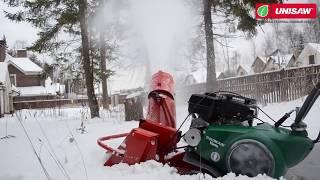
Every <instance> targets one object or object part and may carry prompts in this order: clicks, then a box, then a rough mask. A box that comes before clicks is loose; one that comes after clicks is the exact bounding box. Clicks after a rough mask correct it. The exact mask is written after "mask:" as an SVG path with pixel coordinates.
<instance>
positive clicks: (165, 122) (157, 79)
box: [98, 71, 193, 171]
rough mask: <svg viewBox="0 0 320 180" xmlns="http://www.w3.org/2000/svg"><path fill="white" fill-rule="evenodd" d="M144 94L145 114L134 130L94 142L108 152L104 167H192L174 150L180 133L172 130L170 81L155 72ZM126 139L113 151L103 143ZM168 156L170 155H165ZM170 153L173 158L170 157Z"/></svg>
mask: <svg viewBox="0 0 320 180" xmlns="http://www.w3.org/2000/svg"><path fill="white" fill-rule="evenodd" d="M150 89H151V90H150V93H149V95H148V100H149V104H148V112H147V116H146V118H145V119H141V120H140V123H139V127H138V128H134V129H133V130H131V132H130V133H125V134H117V135H111V136H105V137H101V138H100V139H98V144H99V146H101V147H102V148H103V149H105V150H106V151H107V153H108V158H107V160H106V162H105V164H104V165H105V166H112V165H114V164H118V163H127V164H129V165H132V164H135V163H139V162H143V161H146V160H151V159H153V160H156V161H159V162H162V163H169V164H171V165H173V166H175V167H177V168H178V170H179V171H186V170H188V169H192V168H193V167H192V166H191V165H189V164H187V163H184V162H183V161H182V158H183V153H184V152H178V151H176V144H177V143H178V141H179V139H180V132H179V131H177V129H176V109H175V102H174V81H173V78H172V76H171V75H170V74H168V73H165V72H163V71H159V72H157V73H156V74H154V75H153V76H152V82H151V88H150ZM121 137H126V138H125V140H124V141H123V142H122V143H121V145H120V146H119V147H118V148H117V149H113V148H111V147H110V146H108V145H107V144H105V143H104V141H107V140H110V139H115V138H121ZM169 153H171V154H170V156H167V155H168V154H169ZM172 154H173V155H172Z"/></svg>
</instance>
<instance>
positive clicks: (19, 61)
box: [6, 54, 42, 75]
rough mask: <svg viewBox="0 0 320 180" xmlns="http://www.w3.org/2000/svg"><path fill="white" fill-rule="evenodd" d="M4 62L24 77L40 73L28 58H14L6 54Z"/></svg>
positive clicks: (37, 67) (39, 68) (38, 68)
mask: <svg viewBox="0 0 320 180" xmlns="http://www.w3.org/2000/svg"><path fill="white" fill-rule="evenodd" d="M6 62H7V63H9V64H11V65H13V66H14V67H16V68H17V69H19V70H20V71H21V72H23V73H24V74H26V75H37V74H40V73H41V72H42V68H41V67H39V66H38V65H37V64H35V63H34V62H32V61H31V60H30V59H29V58H16V57H12V56H10V55H9V54H6Z"/></svg>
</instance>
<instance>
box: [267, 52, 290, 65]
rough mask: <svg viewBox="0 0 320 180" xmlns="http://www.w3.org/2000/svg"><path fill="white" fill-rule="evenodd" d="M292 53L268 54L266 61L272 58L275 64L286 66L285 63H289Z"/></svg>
mask: <svg viewBox="0 0 320 180" xmlns="http://www.w3.org/2000/svg"><path fill="white" fill-rule="evenodd" d="M292 56H293V54H284V55H279V56H270V57H269V59H268V62H267V63H269V62H270V60H271V59H272V60H274V61H275V63H276V64H280V65H281V67H283V68H284V67H286V66H287V64H288V63H289V61H290V60H291V58H292Z"/></svg>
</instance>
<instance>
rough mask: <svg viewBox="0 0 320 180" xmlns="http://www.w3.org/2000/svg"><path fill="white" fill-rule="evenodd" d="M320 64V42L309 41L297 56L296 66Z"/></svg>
mask: <svg viewBox="0 0 320 180" xmlns="http://www.w3.org/2000/svg"><path fill="white" fill-rule="evenodd" d="M312 64H320V44H316V43H308V44H306V45H305V46H304V49H303V50H302V52H301V54H300V55H299V57H298V58H297V60H296V62H295V64H294V67H299V66H308V65H312Z"/></svg>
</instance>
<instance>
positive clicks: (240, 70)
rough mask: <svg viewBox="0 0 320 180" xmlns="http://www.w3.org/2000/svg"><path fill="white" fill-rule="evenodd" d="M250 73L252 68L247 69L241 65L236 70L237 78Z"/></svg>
mask: <svg viewBox="0 0 320 180" xmlns="http://www.w3.org/2000/svg"><path fill="white" fill-rule="evenodd" d="M250 72H251V70H250V67H247V66H245V65H239V66H238V68H237V70H236V76H245V75H248V74H249V73H250Z"/></svg>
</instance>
